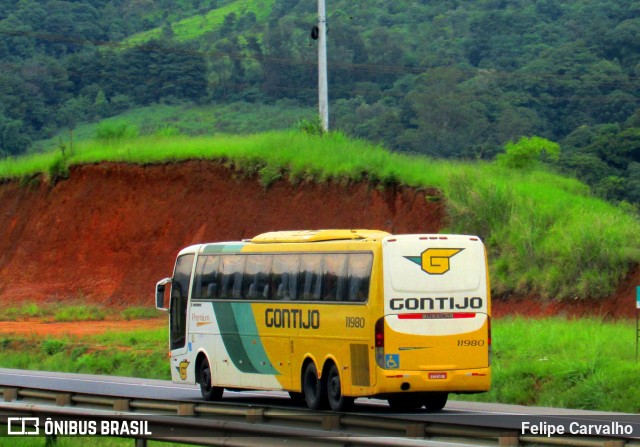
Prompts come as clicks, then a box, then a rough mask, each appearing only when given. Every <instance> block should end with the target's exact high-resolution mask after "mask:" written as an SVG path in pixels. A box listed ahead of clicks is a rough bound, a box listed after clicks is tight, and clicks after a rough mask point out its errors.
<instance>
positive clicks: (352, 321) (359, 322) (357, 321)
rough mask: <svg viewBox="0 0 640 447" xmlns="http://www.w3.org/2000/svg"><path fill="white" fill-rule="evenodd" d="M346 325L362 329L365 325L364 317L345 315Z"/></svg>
mask: <svg viewBox="0 0 640 447" xmlns="http://www.w3.org/2000/svg"><path fill="white" fill-rule="evenodd" d="M344 318H345V324H346V327H351V328H358V329H362V328H363V327H364V318H363V317H344Z"/></svg>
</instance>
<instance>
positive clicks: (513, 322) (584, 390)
mask: <svg viewBox="0 0 640 447" xmlns="http://www.w3.org/2000/svg"><path fill="white" fill-rule="evenodd" d="M492 332H493V333H492V335H493V359H492V368H493V378H492V389H491V391H490V392H489V393H485V394H478V395H453V396H452V397H453V398H455V399H459V400H475V401H484V402H501V403H506V404H520V405H531V406H546V407H558V408H575V409H587V410H601V411H622V412H628V413H638V412H640V385H638V383H637V382H638V381H637V377H638V374H639V373H640V366H639V364H638V363H636V361H635V338H634V337H635V322H630V321H615V322H611V321H602V320H598V319H582V320H566V319H561V318H552V319H543V320H532V319H523V318H505V319H494V321H493V327H492ZM167 337H168V331H167V328H166V327H165V328H159V329H153V330H132V331H121V332H109V333H105V334H101V335H93V336H83V337H67V336H65V337H55V338H54V337H49V338H46V339H44V340H41V339H39V338H37V337H35V336H33V337H19V336H3V337H1V338H0V347H2V349H1V350H0V364H2V365H3V367H5V368H24V369H36V370H46V371H61V372H75V373H87V374H109V375H118V376H130V377H141V378H153V379H165V380H169V379H170V371H169V361H168V359H167V355H166V352H167V349H168V342H167Z"/></svg>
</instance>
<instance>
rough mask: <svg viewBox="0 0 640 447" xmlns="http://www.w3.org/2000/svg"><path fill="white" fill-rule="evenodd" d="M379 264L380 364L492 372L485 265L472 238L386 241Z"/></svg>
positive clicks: (394, 238)
mask: <svg viewBox="0 0 640 447" xmlns="http://www.w3.org/2000/svg"><path fill="white" fill-rule="evenodd" d="M383 263H384V295H385V296H384V301H385V317H384V320H383V321H382V320H381V321H380V322H379V325H381V324H384V354H383V355H384V358H379V359H378V364H383V365H384V368H385V369H397V370H412V371H444V370H458V369H474V368H486V367H488V366H489V352H490V351H489V350H490V346H489V344H490V333H489V330H490V329H489V328H490V321H489V309H490V304H489V288H488V277H487V266H486V256H485V250H484V244H483V243H482V242H481V241H480V240H479V239H478V238H477V237H473V236H459V235H401V236H390V237H388V238H385V240H384V241H383ZM381 329H382V328H381ZM381 366H382V365H381Z"/></svg>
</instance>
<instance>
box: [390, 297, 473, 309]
mask: <svg viewBox="0 0 640 447" xmlns="http://www.w3.org/2000/svg"><path fill="white" fill-rule="evenodd" d="M389 305H390V307H391V310H403V309H404V310H465V309H482V305H483V301H482V298H480V297H479V296H472V297H468V296H465V297H464V298H455V297H438V298H429V297H425V298H392V299H391V300H390V301H389Z"/></svg>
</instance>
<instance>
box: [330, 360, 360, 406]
mask: <svg viewBox="0 0 640 447" xmlns="http://www.w3.org/2000/svg"><path fill="white" fill-rule="evenodd" d="M327 398H328V400H329V406H330V407H331V409H332V410H333V411H347V410H348V409H349V408H350V407H351V406H352V405H353V401H354V398H353V397H347V396H343V395H342V384H341V383H340V373H339V371H338V367H337V366H336V365H331V369H330V370H329V375H328V376H327Z"/></svg>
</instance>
